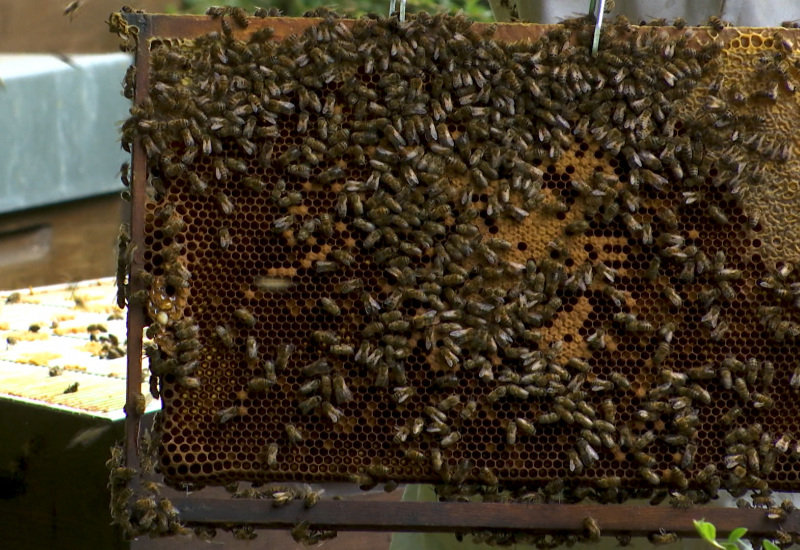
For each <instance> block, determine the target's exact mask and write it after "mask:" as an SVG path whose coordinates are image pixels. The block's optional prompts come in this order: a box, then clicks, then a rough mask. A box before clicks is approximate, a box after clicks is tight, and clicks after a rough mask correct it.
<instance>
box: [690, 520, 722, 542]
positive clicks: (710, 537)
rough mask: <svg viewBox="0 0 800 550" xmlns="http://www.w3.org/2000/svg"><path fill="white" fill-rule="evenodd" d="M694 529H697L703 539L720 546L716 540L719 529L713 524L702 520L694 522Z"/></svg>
mask: <svg viewBox="0 0 800 550" xmlns="http://www.w3.org/2000/svg"><path fill="white" fill-rule="evenodd" d="M694 528H695V529H697V532H698V533H699V534H700V536H701V537H703V538H704V539H705V540H707V541H708V542H710V543H712V544H714V545H715V546H718V545H717V544H716V540H715V539H716V538H717V528H716V527H714V524H713V523H709V522H707V521H705V520H702V519H701V520H694Z"/></svg>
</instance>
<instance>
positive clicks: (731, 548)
mask: <svg viewBox="0 0 800 550" xmlns="http://www.w3.org/2000/svg"><path fill="white" fill-rule="evenodd" d="M722 547H723V548H724V549H725V550H741V549H740V548H739V545H738V544H736V543H735V542H723V543H722Z"/></svg>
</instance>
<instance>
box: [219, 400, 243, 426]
mask: <svg viewBox="0 0 800 550" xmlns="http://www.w3.org/2000/svg"><path fill="white" fill-rule="evenodd" d="M246 415H247V407H243V406H235V405H234V406H232V407H228V408H225V409H220V410H219V411H217V412H216V413H215V414H214V419H215V420H216V421H217V423H219V424H225V423H227V422H230V421H231V420H234V419H235V418H239V417H242V416H246Z"/></svg>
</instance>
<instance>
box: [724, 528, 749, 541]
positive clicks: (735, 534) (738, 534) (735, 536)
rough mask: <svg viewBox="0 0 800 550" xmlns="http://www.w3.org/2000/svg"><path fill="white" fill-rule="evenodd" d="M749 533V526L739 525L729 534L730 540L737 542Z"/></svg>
mask: <svg viewBox="0 0 800 550" xmlns="http://www.w3.org/2000/svg"><path fill="white" fill-rule="evenodd" d="M745 533H747V527H739V528H738V529H734V530H733V531H731V534H730V535H728V542H737V541H738V540H739V539H740V538H742V537H743V536H744V534H745Z"/></svg>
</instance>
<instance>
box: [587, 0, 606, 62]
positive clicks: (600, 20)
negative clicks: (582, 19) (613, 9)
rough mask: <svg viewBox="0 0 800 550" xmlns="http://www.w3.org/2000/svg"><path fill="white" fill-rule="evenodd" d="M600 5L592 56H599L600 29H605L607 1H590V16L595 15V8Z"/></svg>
mask: <svg viewBox="0 0 800 550" xmlns="http://www.w3.org/2000/svg"><path fill="white" fill-rule="evenodd" d="M597 4H599V8H598V10H597V23H595V26H594V40H593V41H592V55H597V49H598V48H599V47H600V29H601V28H602V27H603V15H604V14H605V11H606V0H590V2H589V15H594V14H595V11H594V10H595V7H597Z"/></svg>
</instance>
